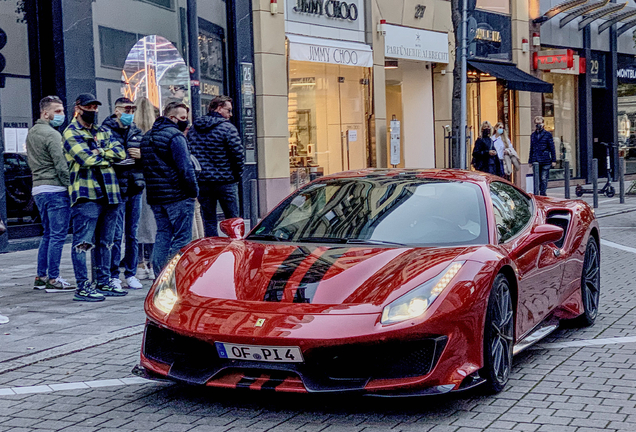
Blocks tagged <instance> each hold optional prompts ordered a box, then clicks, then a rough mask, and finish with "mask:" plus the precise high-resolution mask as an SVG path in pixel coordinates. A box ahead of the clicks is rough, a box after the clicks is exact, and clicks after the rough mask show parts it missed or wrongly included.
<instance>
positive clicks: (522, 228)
mask: <svg viewBox="0 0 636 432" xmlns="http://www.w3.org/2000/svg"><path fill="white" fill-rule="evenodd" d="M490 196H491V200H492V205H493V212H494V216H495V222H496V224H497V232H498V233H499V243H500V244H501V245H502V246H503V247H504V248H505V249H506V250H507V251H508V254H509V256H510V257H511V258H512V259H513V261H514V263H515V266H516V268H517V278H518V281H519V289H518V301H517V304H518V307H517V317H516V324H517V325H516V333H517V336H518V337H522V336H524V335H525V334H526V333H527V332H529V331H530V330H532V329H533V328H534V327H535V326H536V325H537V324H539V323H540V322H541V321H543V320H544V319H545V317H546V316H547V315H548V314H549V313H550V311H551V310H552V309H554V307H556V305H557V302H558V296H559V290H560V286H561V280H562V277H563V267H562V265H561V264H562V258H561V257H560V256H558V253H555V251H557V250H558V248H557V247H556V245H554V244H547V245H541V246H537V247H534V248H532V249H530V250H529V251H527V252H525V253H523V254H522V255H518V254H517V253H515V252H516V248H517V247H518V246H519V245H520V244H521V243H522V242H523V240H524V239H525V238H526V236H528V235H529V234H530V232H531V229H532V227H533V226H534V218H535V214H534V213H535V211H534V208H533V204H532V199H531V198H530V197H529V196H527V195H525V194H524V193H523V192H521V191H519V190H518V189H517V188H515V187H514V186H512V185H509V184H507V183H503V182H492V183H491V184H490Z"/></svg>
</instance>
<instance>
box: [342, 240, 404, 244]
mask: <svg viewBox="0 0 636 432" xmlns="http://www.w3.org/2000/svg"><path fill="white" fill-rule="evenodd" d="M347 243H349V244H374V245H389V246H406V245H405V244H404V243H397V242H392V241H387V240H371V239H348V240H347Z"/></svg>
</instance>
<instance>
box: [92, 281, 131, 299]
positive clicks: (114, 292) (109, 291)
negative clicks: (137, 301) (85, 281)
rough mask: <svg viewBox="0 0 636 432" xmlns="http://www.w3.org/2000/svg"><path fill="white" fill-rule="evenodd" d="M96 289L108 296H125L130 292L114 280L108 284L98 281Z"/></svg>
mask: <svg viewBox="0 0 636 432" xmlns="http://www.w3.org/2000/svg"><path fill="white" fill-rule="evenodd" d="M95 291H97V292H98V293H100V294H102V295H104V296H106V297H123V296H125V295H127V294H128V291H125V290H123V289H122V288H120V287H118V286H117V285H115V284H114V283H112V282H109V283H108V285H106V284H99V283H98V284H97V288H96V289H95Z"/></svg>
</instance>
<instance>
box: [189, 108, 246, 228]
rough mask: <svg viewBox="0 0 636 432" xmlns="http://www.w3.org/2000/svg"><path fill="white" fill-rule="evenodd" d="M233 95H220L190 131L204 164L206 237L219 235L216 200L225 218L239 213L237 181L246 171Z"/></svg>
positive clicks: (201, 188) (201, 198) (194, 149)
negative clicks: (234, 111)
mask: <svg viewBox="0 0 636 432" xmlns="http://www.w3.org/2000/svg"><path fill="white" fill-rule="evenodd" d="M231 116H232V99H230V98H229V97H227V96H217V97H215V98H214V99H213V100H212V102H210V106H209V109H208V115H205V116H202V117H199V118H198V119H197V120H195V121H194V124H193V125H192V128H191V129H190V131H189V132H188V141H189V143H190V149H191V151H192V154H193V155H194V156H195V157H196V158H197V160H198V161H199V163H200V164H201V172H200V173H199V178H198V180H199V191H200V192H199V204H201V217H202V218H203V225H204V227H205V236H206V237H216V236H218V235H219V234H218V230H217V220H216V204H217V202H219V204H221V208H222V209H223V214H224V215H225V218H226V219H229V218H235V217H238V216H239V200H238V182H239V181H240V180H241V174H242V172H243V165H244V156H243V145H242V144H241V138H240V137H239V134H238V131H237V130H236V127H235V126H234V125H233V124H232V123H230V121H229V120H230V117H231Z"/></svg>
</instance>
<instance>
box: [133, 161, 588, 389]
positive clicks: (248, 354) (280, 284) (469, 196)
mask: <svg viewBox="0 0 636 432" xmlns="http://www.w3.org/2000/svg"><path fill="white" fill-rule="evenodd" d="M222 229H223V231H224V232H225V233H226V234H227V235H228V238H221V237H219V238H205V239H201V240H197V241H194V242H192V243H191V244H190V245H188V246H187V247H186V248H184V249H183V250H182V251H181V252H180V253H179V254H178V255H177V256H175V257H174V258H173V259H172V260H171V261H170V263H169V264H168V265H167V267H166V268H165V269H163V271H162V273H161V274H160V275H159V277H158V279H157V280H156V281H155V283H154V285H153V287H152V289H151V290H150V292H149V294H148V297H147V299H146V302H145V308H146V313H147V317H148V320H147V324H146V330H145V335H144V340H143V347H142V352H141V364H140V365H139V366H138V367H137V368H136V369H135V370H136V373H138V374H140V375H143V376H146V377H151V378H158V379H170V380H174V381H180V382H185V383H190V384H198V385H207V386H212V387H225V388H237V387H244V388H250V389H256V390H275V391H281V392H299V393H301V392H329V391H332V392H335V391H338V392H341V391H357V392H362V393H365V394H372V395H402V394H439V393H445V392H449V391H454V390H462V389H467V388H470V387H473V386H475V385H478V384H483V385H484V387H485V388H486V389H488V390H489V391H493V392H496V391H501V390H502V389H503V388H504V386H505V385H506V383H507V381H508V378H509V376H510V372H511V368H512V357H513V354H514V353H517V352H518V351H520V350H523V349H524V348H526V347H528V346H530V345H531V344H532V343H534V342H536V341H537V340H540V339H541V338H542V337H544V336H546V335H547V334H549V333H550V332H551V331H552V330H554V329H555V328H556V327H557V325H558V323H559V321H561V320H573V321H574V322H576V323H578V324H580V325H590V324H592V323H593V322H594V320H595V318H596V316H597V313H598V305H599V292H600V271H599V266H600V249H599V240H600V237H599V228H598V224H597V221H596V219H595V217H594V212H593V211H592V209H591V208H590V207H589V206H588V205H587V204H586V203H585V202H583V201H577V200H559V199H552V198H546V197H539V196H533V195H528V194H526V193H525V192H523V191H521V190H519V189H518V188H516V187H515V186H513V185H512V184H510V183H508V182H506V181H504V180H502V179H500V178H498V177H494V176H491V175H487V174H480V173H471V172H467V171H459V170H400V169H394V170H391V169H389V170H386V169H369V170H362V171H351V172H346V173H340V174H335V175H331V176H327V177H322V178H320V179H318V180H316V181H313V182H312V183H309V184H308V185H306V186H304V187H303V188H301V189H299V190H297V191H296V192H294V193H293V194H292V195H290V196H289V197H288V198H287V199H285V200H284V201H283V202H282V203H281V204H279V205H278V206H277V207H276V208H274V210H273V211H272V212H271V213H270V214H269V215H267V216H266V217H265V218H264V219H263V220H262V221H261V222H260V223H259V224H258V225H256V226H255V227H254V228H253V229H252V231H251V232H250V233H249V234H248V235H247V236H245V237H244V225H243V221H242V220H241V219H230V220H226V221H223V222H222Z"/></svg>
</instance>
